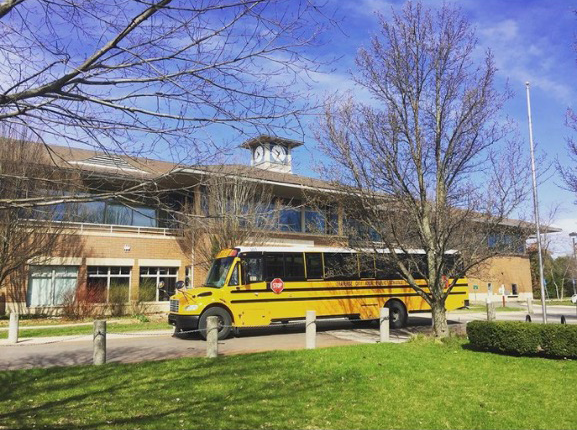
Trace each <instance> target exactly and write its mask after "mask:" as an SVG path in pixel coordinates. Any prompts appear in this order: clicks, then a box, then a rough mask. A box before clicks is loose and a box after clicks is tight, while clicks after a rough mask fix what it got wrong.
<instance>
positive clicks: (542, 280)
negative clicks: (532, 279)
mask: <svg viewBox="0 0 577 430" xmlns="http://www.w3.org/2000/svg"><path fill="white" fill-rule="evenodd" d="M525 87H526V89H527V117H528V120H529V147H530V150H531V173H532V176H533V210H534V213H535V230H536V233H537V253H538V256H539V284H540V286H541V307H542V309H543V324H547V305H546V304H545V277H544V276H543V253H542V251H541V226H540V222H539V198H538V196H537V174H536V173H535V149H534V145H533V122H532V120H531V96H530V94H529V82H527V83H525Z"/></svg>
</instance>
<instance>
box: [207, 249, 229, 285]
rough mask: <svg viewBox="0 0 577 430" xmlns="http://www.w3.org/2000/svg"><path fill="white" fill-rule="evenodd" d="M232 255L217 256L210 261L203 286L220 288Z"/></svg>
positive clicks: (224, 279)
mask: <svg viewBox="0 0 577 430" xmlns="http://www.w3.org/2000/svg"><path fill="white" fill-rule="evenodd" d="M233 261H234V257H226V258H217V259H216V260H214V262H213V263H212V266H211V268H210V271H209V272H208V276H207V277H206V282H205V283H204V285H203V287H212V288H222V286H223V285H224V281H226V275H227V273H228V269H230V265H231V264H232V262H233Z"/></svg>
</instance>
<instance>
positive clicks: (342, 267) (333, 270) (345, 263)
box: [325, 252, 359, 280]
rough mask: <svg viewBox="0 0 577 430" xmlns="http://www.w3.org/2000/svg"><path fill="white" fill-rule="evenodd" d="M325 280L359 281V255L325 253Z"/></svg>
mask: <svg viewBox="0 0 577 430" xmlns="http://www.w3.org/2000/svg"><path fill="white" fill-rule="evenodd" d="M325 279H338V280H354V279H359V266H358V262H357V254H352V253H345V252H336V253H328V252H326V253H325Z"/></svg>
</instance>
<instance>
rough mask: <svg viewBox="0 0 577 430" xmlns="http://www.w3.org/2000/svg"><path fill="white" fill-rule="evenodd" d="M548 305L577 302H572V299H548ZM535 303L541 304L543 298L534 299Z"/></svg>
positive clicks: (569, 304) (573, 304)
mask: <svg viewBox="0 0 577 430" xmlns="http://www.w3.org/2000/svg"><path fill="white" fill-rule="evenodd" d="M546 303H547V306H575V303H572V302H571V299H570V298H569V299H565V300H556V299H555V300H546ZM534 304H536V305H540V304H541V300H534Z"/></svg>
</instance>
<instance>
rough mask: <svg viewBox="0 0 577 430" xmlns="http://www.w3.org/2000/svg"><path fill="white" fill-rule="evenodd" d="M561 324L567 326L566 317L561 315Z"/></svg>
mask: <svg viewBox="0 0 577 430" xmlns="http://www.w3.org/2000/svg"><path fill="white" fill-rule="evenodd" d="M561 324H567V320H566V319H565V315H561Z"/></svg>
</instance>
